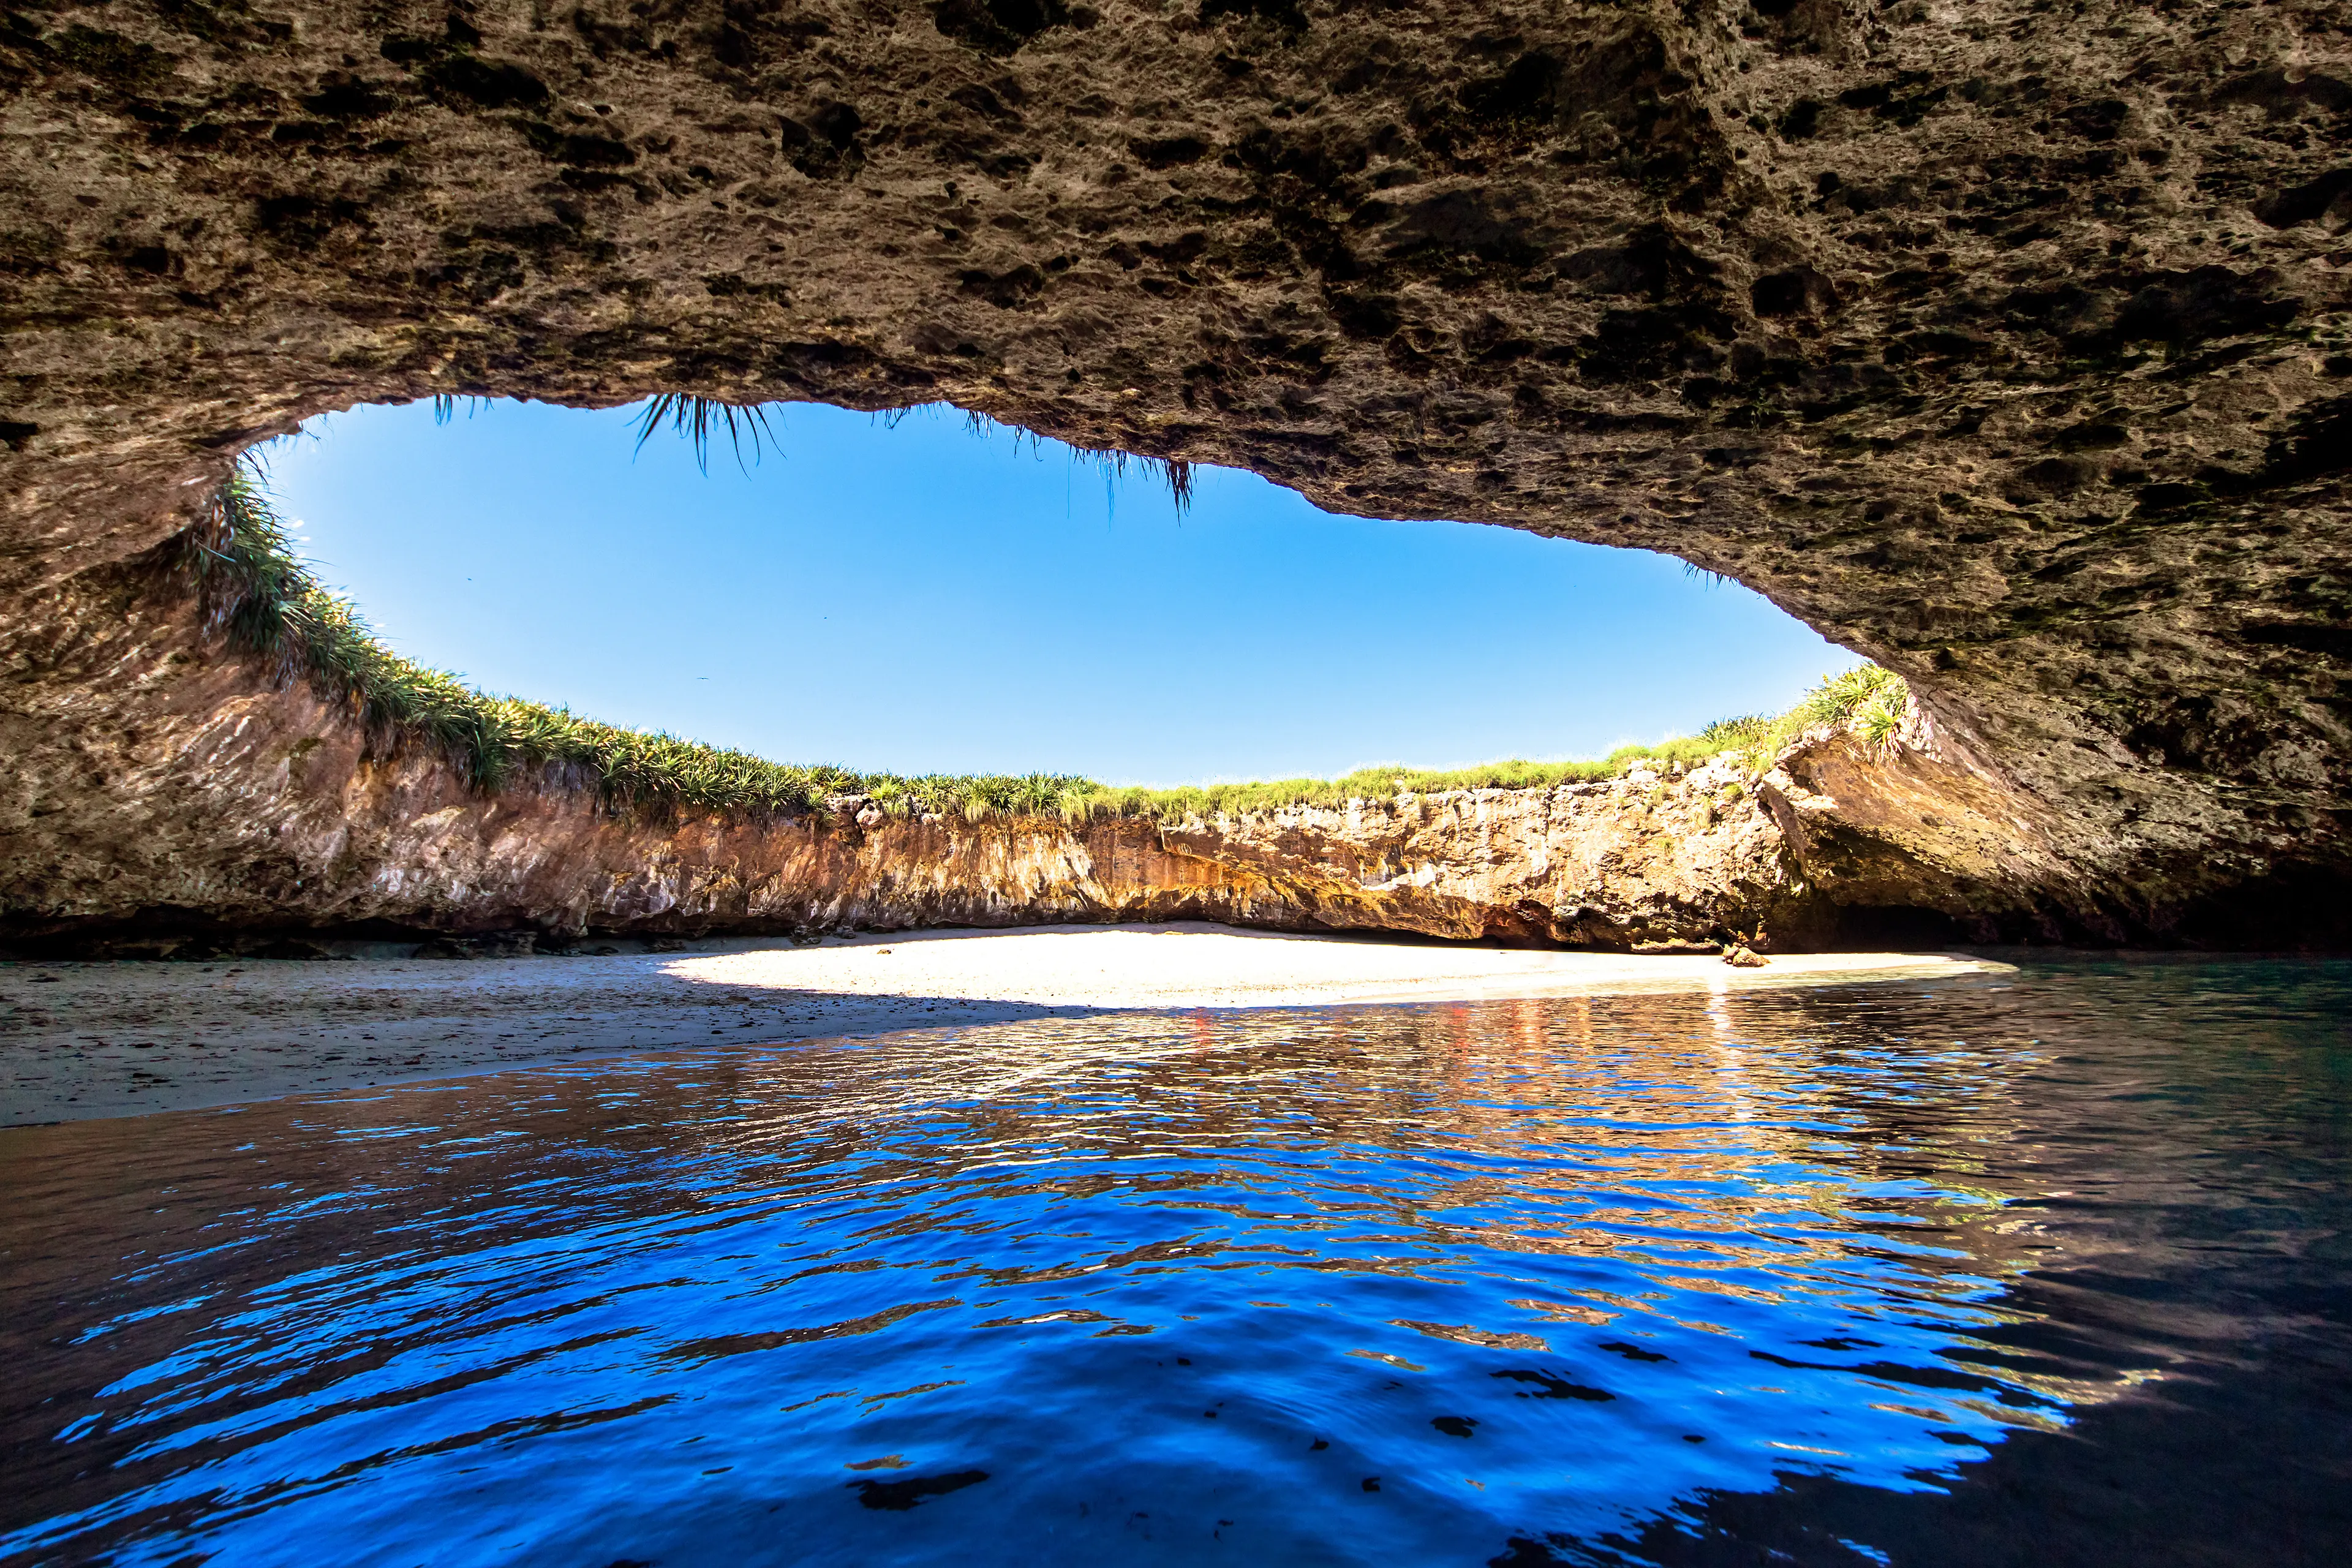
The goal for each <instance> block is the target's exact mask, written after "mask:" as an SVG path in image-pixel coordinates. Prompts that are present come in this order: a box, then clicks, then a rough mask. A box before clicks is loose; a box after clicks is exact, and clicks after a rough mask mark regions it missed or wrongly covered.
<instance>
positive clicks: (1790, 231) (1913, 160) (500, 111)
mask: <svg viewBox="0 0 2352 1568" xmlns="http://www.w3.org/2000/svg"><path fill="white" fill-rule="evenodd" d="M0 95H5V102H0V212H5V214H6V215H7V216H6V218H5V222H0V331H5V334H6V342H7V361H6V365H5V382H0V403H5V406H0V447H5V452H0V618H5V619H6V620H7V621H8V622H9V623H10V624H11V625H12V626H16V627H17V628H18V629H19V630H20V631H21V632H24V633H25V634H26V635H32V634H33V631H34V630H35V629H36V628H37V626H38V625H39V617H41V616H45V615H47V614H49V613H50V610H49V608H48V607H47V605H48V601H47V600H46V599H45V598H43V597H42V595H44V593H45V592H46V591H47V589H48V588H50V587H52V586H54V585H56V584H60V583H63V582H66V581H68V579H71V578H73V577H75V576H76V575H77V574H86V573H87V572H88V571H89V569H90V568H92V567H95V566H100V565H103V564H105V563H110V562H121V561H125V560H129V559H131V558H132V557H134V556H136V555H138V554H139V553H140V552H143V551H145V550H147V549H149V548H150V547H152V545H153V544H154V543H155V542H157V541H159V540H160V539H162V538H163V537H165V536H166V535H167V534H169V533H170V532H172V531H174V530H176V529H178V528H181V527H183V526H184V524H185V523H186V521H187V520H188V516H189V511H190V507H191V504H192V500H193V498H195V497H199V496H202V495H204V494H205V493H206V492H207V491H208V490H209V489H210V488H211V487H212V486H213V485H215V484H216V483H217V482H218V481H219V480H220V479H222V478H223V477H224V475H225V473H226V465H227V464H228V462H229V461H230V459H231V457H232V455H233V454H234V453H235V452H236V450H237V449H238V448H240V447H242V446H244V445H246V444H247V443H250V442H251V441H253V440H256V439H257V438H260V437H265V436H268V435H270V434H273V433H276V432H280V431H284V430H286V429H289V428H290V427H291V426H293V425H294V424H295V423H296V422H298V421H299V420H300V419H302V418H304V417H306V416H310V415H312V414H315V413H318V412H320V411H321V410H325V409H331V408H337V407H343V406H348V405H352V404H355V403H361V402H368V401H381V400H391V399H403V398H413V397H418V396H423V395H428V394H485V395H519V396H531V397H541V398H549V399H554V400H559V401H563V402H568V403H573V404H583V405H604V404H611V403H615V402H620V401H624V400H627V399H631V398H634V397H636V396H640V395H646V394H647V393H652V392H682V393H692V394H701V395H713V396H719V397H724V398H730V399H735V400H739V401H754V400H760V399H766V398H779V397H805V398H816V399H822V400H824V401H828V402H833V403H838V404H845V405H854V406H858V407H886V406H895V405H905V404H908V403H913V402H921V401H928V400H935V399H947V400H950V401H952V402H955V403H957V404H959V405H962V406H965V407H968V408H972V409H978V410H982V411H984V412H986V413H988V414H991V415H992V416H996V417H998V418H1001V419H1003V420H1006V421H1009V422H1012V423H1014V424H1018V425H1021V426H1026V427H1028V428H1030V429H1033V430H1035V431H1039V432H1042V433H1045V434H1047V435H1052V436H1055V437H1064V438H1067V439H1070V440H1074V441H1076V442H1079V443H1081V444H1087V445H1092V446H1097V447H1122V448H1126V449H1129V450H1133V451H1138V452H1142V453H1147V454H1152V455H1156V456H1163V457H1173V458H1191V459H1197V460H1202V461H1212V462H1220V463H1230V464H1236V465H1240V466H1243V467H1246V468H1253V469H1255V470H1256V471H1258V472H1260V473H1264V474H1266V475H1268V476H1270V477H1272V478H1274V479H1278V480H1280V481H1282V482H1284V483H1286V484H1289V485H1293V486H1295V487H1297V489H1300V490H1301V491H1302V492H1304V493H1305V494H1306V495H1307V496H1308V497H1309V498H1310V499H1312V500H1315V501H1316V502H1318V504H1320V505H1323V506H1326V507H1328V508H1332V509H1336V510H1342V511H1356V512H1362V513H1368V514H1374V515H1384V516H1394V517H1454V518H1463V519H1469V520H1474V521H1486V522H1493V523H1503V524H1508V525H1510V526H1514V527H1520V528H1526V529H1529V530H1531V531H1537V532H1540V533H1547V534H1553V535H1560V536H1570V537H1575V538H1580V539H1585V540H1591V541H1595V542H1603V543H1611V544H1626V545H1638V546H1643V547H1645V548H1654V549H1659V550H1664V551H1668V552H1673V553H1675V554H1677V555H1680V556H1682V557H1684V558H1685V559H1687V560H1689V561H1692V562H1695V563H1697V564H1699V565H1701V566H1704V567H1706V568H1707V569H1710V570H1713V571H1717V572H1721V573H1724V574H1727V575H1729V576H1732V577H1734V578H1737V579H1738V580H1739V581H1741V582H1743V583H1746V584H1750V585H1752V586H1754V587H1756V588H1758V589H1759V590H1760V591H1761V592H1763V593H1764V594H1766V595H1769V597H1771V598H1772V599H1773V600H1774V601H1775V602H1777V603H1778V604H1780V605H1782V606H1783V607H1785V608H1787V609H1789V610H1790V611H1791V612H1792V613H1794V614H1796V615H1797V616H1800V617H1801V618H1803V619H1804V620H1806V621H1808V622H1809V623H1811V625H1813V626H1817V627H1819V628H1821V629H1822V631H1824V632H1825V633H1827V634H1828V635H1829V636H1830V637H1832V638H1834V639H1835V640H1837V641H1838V642H1840V643H1842V644H1843V645H1845V646H1847V647H1853V648H1855V649H1857V650H1859V651H1861V652H1863V653H1865V654H1867V655H1869V656H1870V657H1871V658H1875V659H1877V660H1878V661H1880V662H1881V663H1883V664H1885V665H1887V666H1889V667H1890V668H1895V669H1896V670H1897V671H1899V672H1901V673H1902V674H1903V675H1905V676H1906V677H1907V678H1909V679H1910V680H1911V681H1912V683H1913V687H1914V689H1915V690H1916V691H1917V692H1919V693H1920V694H1921V696H1922V698H1923V700H1924V701H1925V703H1926V704H1927V708H1928V709H1929V710H1930V711H1931V712H1932V713H1933V714H1934V716H1935V718H1936V721H1937V725H1938V732H1939V733H1940V734H1941V735H1942V736H1943V737H1944V738H1945V741H1946V742H1948V748H1949V749H1950V750H1951V752H1952V754H1955V755H1958V754H1963V753H1964V754H1965V755H1966V756H1968V757H1969V758H1972V759H1974V761H1975V763H1977V764H1979V772H1981V773H1984V774H1985V776H1986V778H1987V779H1988V780H1989V781H1993V782H1989V783H1988V784H1986V785H1985V786H1984V787H1986V788H1987V789H1990V790H1991V791H1992V792H1993V793H1994V795H1998V796H2000V798H2002V799H2004V800H2006V799H2010V798H2011V797H2016V798H2021V799H2024V800H2028V801H2030V802H2032V809H2031V811H2030V812H2028V813H2026V815H2028V816H2032V818H2033V820H2034V821H2035V822H2036V823H2037V824H2039V825H2040V827H2039V829H2038V830H2037V831H2038V832H2039V833H2040V834H2041V835H2042V837H2037V838H2036V839H2035V841H2034V842H2035V843H2036V844H2037V845H2042V846H2045V847H2046V851H2045V848H2044V847H2036V848H2032V849H2031V850H2030V851H2021V853H2023V854H2024V855H2025V858H2027V859H2029V860H2033V861H2034V862H2035V864H2036V865H2037V866H2040V867H2041V868H2042V870H2043V871H2046V872H2048V873H2049V876H2047V877H2044V878H2043V880H2044V882H2045V883H2046V884H2048V885H2047V886H2046V887H2045V889H2044V891H2043V893H2042V894H2040V895H2037V898H2038V899H2040V900H2041V901H2042V903H2043V904H2045V905H2046V904H2050V903H2053V902H2054V903H2055V904H2056V905H2059V906H2063V907H2068V908H2074V909H2089V908H2094V907H2096V908H2103V909H2107V910H2111V911H2112V914H2113V918H2114V920H2115V921H2116V922H2118V924H2117V927H2116V929H2118V930H2123V931H2145V932H2161V931H2170V930H2179V929H2187V928H2188V927H2193V926H2194V925H2195V924H2196V923H2197V922H2198V921H2200V920H2201V921H2208V922H2209V923H2212V924H2213V929H2215V930H2216V931H2221V932H2222V933H2223V934H2225V935H2226V934H2229V933H2230V932H2231V931H2235V933H2236V934H2237V935H2238V936H2239V937H2240V938H2241V939H2246V940H2259V934H2260V933H2259V931H2258V930H2257V926H2258V923H2259V922H2257V925H2247V924H2246V923H2245V922H2246V921H2248V920H2250V919H2252V918H2253V917H2254V916H2255V915H2257V914H2259V912H2260V911H2261V910H2264V909H2272V908H2278V907H2281V906H2282V901H2283V900H2285V899H2286V898H2287V897H2288V896H2290V895H2295V896H2301V897H2304V898H2305V900H2306V901H2307V903H2308V904H2309V906H2310V907H2311V908H2312V909H2313V910H2329V909H2336V910H2340V909H2342V908H2343V907H2344V906H2345V900H2344V898H2343V893H2344V891H2345V890H2346V889H2347V887H2352V846H2348V845H2347V835H2346V832H2345V825H2346V823H2347V820H2352V816H2347V814H2352V708H2347V696H2346V692H2345V688H2344V685H2343V682H2344V680H2345V678H2346V676H2347V667H2352V640H2347V634H2346V631H2345V627H2346V626H2347V625H2352V528H2347V494H2346V473H2347V462H2352V390H2347V374H2352V267H2347V256H2352V252H2347V249H2346V241H2345V237H2344V229H2345V226H2346V222H2347V216H2352V164H2348V163H2347V158H2346V155H2345V152H2344V149H2345V146H2346V132H2347V125H2352V8H2347V5H2346V4H2345V3H2344V0H2286V3H2279V4H2269V5H2251V6H2250V5H2237V4H2227V3H2224V0H2187V3H2183V4H2179V5H2169V6H2165V7H2149V6H2147V5H2141V4H2137V3H2136V0H2080V3H2077V4H2073V5H2066V6H2063V7H2061V6H2054V5H2049V4H2048V3H2047V0H1982V3H1979V4H1969V5H1954V4H1947V3H1944V0H1902V3H1900V4H1895V5H1875V4H1871V3H1869V0H1796V3H1794V4H1791V3H1790V0H1772V3H1770V4H1761V3H1758V4H1754V5H1742V4H1737V3H1734V0H1689V3H1685V4H1675V5H1667V4H1664V3H1643V0H1611V3H1607V4H1601V3H1598V0H1595V3H1590V4H1579V3H1573V0H1571V3H1565V4H1559V3H1553V4H1545V5H1525V4H1518V3H1516V0H1481V3H1479V4H1476V5H1467V6H1465V5H1443V6H1439V5H1414V4H1411V3H1410V0H1407V3H1402V4H1398V5H1384V6H1381V7H1377V8H1368V7H1353V6H1341V5H1337V4H1332V3H1329V0H1201V3H1200V4H1198V5H1195V4H1192V0H1103V3H1099V4H1097V3H1095V0H1089V3H1087V4H1083V5H1081V4H1075V3H1070V4H1066V3H1064V0H1035V3H1032V0H1018V3H1015V0H787V3H784V4H781V5H772V6H766V7H745V6H741V5H731V4H720V3H719V0H678V3H677V4H674V5H662V6H658V7H650V8H649V7H646V6H642V5H623V4H621V3H620V0H580V3H578V4H575V5H571V6H569V7H567V8H562V9H560V10H551V9H550V8H549V7H547V6H544V5H538V4H535V3H534V4H530V5H526V4H524V3H523V0H365V3H364V4H362V3H361V0H236V3H234V4H209V3H200V4H187V3H177V0H175V3H173V4H168V5H166V4H163V3H161V0H115V3H111V4H94V5H73V4H70V3H66V0H60V3H58V4H55V5H36V6H31V7H26V8H21V9H20V11H19V13H18V14H17V15H16V20H14V21H12V23H11V24H10V26H9V27H8V28H7V29H5V31H0ZM188 689H190V690H193V689H194V688H193V687H191V688H188ZM207 689H208V690H210V691H211V692H212V693H213V695H214V697H215V698H216V699H217V700H218V701H219V703H220V704H222V705H223V706H221V707H219V708H217V709H216V710H215V711H216V712H218V713H220V714H221V715H223V717H222V719H221V722H222V723H224V724H226V723H228V722H229V721H228V719H227V718H226V715H227V714H229V713H231V712H233V711H248V710H252V706H253V705H255V704H259V705H261V706H262V707H268V705H269V704H270V703H271V702H273V701H274V699H271V698H269V697H268V696H267V695H266V693H264V692H263V691H262V690H261V689H260V688H259V687H258V685H257V683H256V682H255V681H253V680H252V679H239V678H236V677H231V676H226V675H224V676H222V677H221V678H220V679H219V681H218V682H217V683H216V684H215V685H214V686H212V687H210V688H207ZM239 704H245V705H246V707H244V708H240V707H239V706H238V705H239ZM90 711H95V709H94V708H93V709H91V710H90ZM224 733H226V731H224ZM58 743H60V744H64V743H66V742H63V741H62V740H60V741H59V742H58ZM73 743H74V744H79V745H86V746H88V747H89V748H92V749H93V750H94V751H103V750H104V749H106V748H107V747H109V746H111V745H113V744H114V742H111V741H110V740H108V739H107V738H105V737H102V736H98V735H89V736H86V737H83V738H82V740H80V741H79V742H73ZM1824 765H1825V766H1830V767H1832V770H1834V769H1835V768H1836V767H1838V766H1843V765H1844V764H1841V763H1834V762H1832V763H1825V764H1824ZM107 776H112V775H107ZM97 777H98V775H92V780H93V784H95V782H96V779H97ZM1798 782H1800V783H1801V781H1798ZM1789 798H1790V800H1791V801H1792V802H1794V801H1795V800H1796V798H1797V797H1796V796H1794V795H1790V797H1789ZM423 804H424V803H423V802H422V801H421V800H420V802H419V805H423ZM434 809H436V810H437V809H441V808H439V807H436V808H434ZM1792 809H1800V808H1798V807H1796V806H1792ZM1924 816H1941V814H1940V813H1937V812H1927V813H1925V814H1924ZM1924 816H1923V818H1922V821H1924ZM191 830H192V831H194V828H193V826H192V828H191ZM1921 830H1922V831H1926V832H1928V833H1931V834H1932V833H1934V832H1936V831H1938V830H1937V829H1935V828H1932V827H1926V828H1922V829H1921ZM1832 837H1833V836H1832ZM1809 853H1812V851H1809ZM1835 853H1836V844H1835V843H1834V842H1831V841H1827V840H1825V841H1824V843H1823V845H1822V848H1821V849H1820V851H1819V858H1822V859H1823V863H1827V860H1828V859H1829V858H1833V856H1834V854H1835ZM1963 858H1965V857H1963ZM1995 858H1996V859H1998V858H1999V857H1995ZM1970 863H1975V862H1970ZM288 864H289V866H293V865H297V864H304V865H307V864H308V862H307V861H304V860H301V859H300V858H299V857H296V858H293V859H289V861H288ZM30 874H31V871H30V868H27V867H18V868H15V870H14V871H13V872H12V875H13V876H14V877H15V879H16V883H17V885H23V884H24V883H25V880H26V877H27V876H29V875H30ZM2051 877H2054V878H2055V881H2054V882H2051V881H2050V878H2051ZM190 896H191V897H200V896H209V895H205V894H202V893H201V889H198V890H195V891H192V892H191V893H190ZM2003 896H2005V895H2003ZM1992 897H1993V896H1992V895H1990V894H1988V895H1986V898H1987V899H1988V900H1991V899H1992ZM2233 900H2234V901H2233ZM2232 910H2234V911H2235V912H2229V911H2232ZM2216 911H2222V912H2220V913H2217V912H2216ZM2183 922H2187V926H2184V924H2183ZM2233 922H2234V923H2233Z"/></svg>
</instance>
